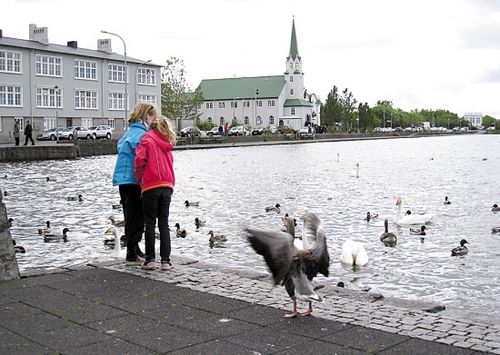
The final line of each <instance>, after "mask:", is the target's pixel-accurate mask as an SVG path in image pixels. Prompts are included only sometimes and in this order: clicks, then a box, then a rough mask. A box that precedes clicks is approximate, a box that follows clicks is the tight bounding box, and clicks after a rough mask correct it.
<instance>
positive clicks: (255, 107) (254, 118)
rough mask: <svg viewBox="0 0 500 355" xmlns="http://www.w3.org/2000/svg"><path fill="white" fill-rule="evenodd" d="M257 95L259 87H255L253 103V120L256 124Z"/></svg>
mask: <svg viewBox="0 0 500 355" xmlns="http://www.w3.org/2000/svg"><path fill="white" fill-rule="evenodd" d="M257 96H259V89H255V104H254V114H253V121H254V123H255V125H257Z"/></svg>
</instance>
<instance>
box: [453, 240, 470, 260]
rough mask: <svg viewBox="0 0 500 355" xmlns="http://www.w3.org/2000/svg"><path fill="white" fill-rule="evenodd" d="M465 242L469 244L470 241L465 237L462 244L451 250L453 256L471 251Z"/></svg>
mask: <svg viewBox="0 0 500 355" xmlns="http://www.w3.org/2000/svg"><path fill="white" fill-rule="evenodd" d="M465 244H469V242H468V241H466V240H465V239H462V240H461V241H460V246H458V247H456V248H453V249H452V250H451V256H460V255H467V253H468V252H469V249H467V247H466V246H465Z"/></svg>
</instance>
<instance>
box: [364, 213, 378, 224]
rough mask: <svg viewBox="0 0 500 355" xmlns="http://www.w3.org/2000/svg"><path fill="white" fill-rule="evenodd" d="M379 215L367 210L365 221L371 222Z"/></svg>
mask: <svg viewBox="0 0 500 355" xmlns="http://www.w3.org/2000/svg"><path fill="white" fill-rule="evenodd" d="M377 217H378V214H376V213H374V214H371V213H370V211H368V212H366V218H365V221H367V222H370V220H372V219H375V218H377Z"/></svg>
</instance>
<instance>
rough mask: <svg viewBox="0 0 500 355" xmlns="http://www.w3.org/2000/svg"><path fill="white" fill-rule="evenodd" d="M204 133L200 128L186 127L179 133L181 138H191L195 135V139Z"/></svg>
mask: <svg viewBox="0 0 500 355" xmlns="http://www.w3.org/2000/svg"><path fill="white" fill-rule="evenodd" d="M201 132H202V131H201V130H200V129H199V128H198V127H184V128H183V129H181V131H180V132H179V135H180V136H181V137H191V136H192V135H194V136H195V137H198V136H202V135H203V134H202V133H201Z"/></svg>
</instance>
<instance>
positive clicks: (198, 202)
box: [184, 200, 200, 207]
mask: <svg viewBox="0 0 500 355" xmlns="http://www.w3.org/2000/svg"><path fill="white" fill-rule="evenodd" d="M184 205H185V206H186V207H192V206H194V207H198V206H199V205H200V201H197V202H189V201H188V200H186V201H184Z"/></svg>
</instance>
